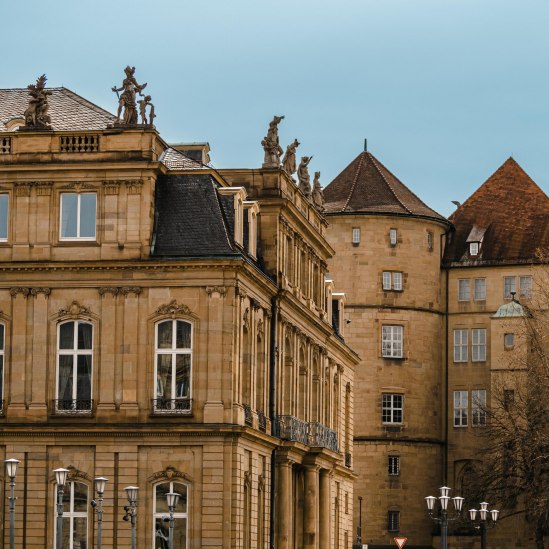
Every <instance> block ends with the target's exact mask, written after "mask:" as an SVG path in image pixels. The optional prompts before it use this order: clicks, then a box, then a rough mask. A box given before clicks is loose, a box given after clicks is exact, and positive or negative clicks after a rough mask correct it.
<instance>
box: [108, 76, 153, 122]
mask: <svg viewBox="0 0 549 549" xmlns="http://www.w3.org/2000/svg"><path fill="white" fill-rule="evenodd" d="M124 72H125V73H126V78H124V80H123V81H122V86H121V87H120V88H117V87H116V86H113V87H112V91H113V92H115V93H116V95H117V96H118V112H117V113H116V122H115V124H114V125H115V126H137V101H136V97H137V94H139V95H140V96H141V97H143V98H144V99H142V100H140V101H139V111H140V114H141V123H142V124H143V125H146V126H152V123H153V120H154V118H155V114H154V105H153V104H152V103H151V96H150V95H147V96H145V95H144V94H143V90H144V89H145V88H146V87H147V83H146V82H145V83H144V84H139V83H138V82H137V80H136V79H135V76H134V74H135V67H130V66H129V65H128V66H127V67H126V68H125V69H124ZM118 92H122V93H121V94H119V93H118ZM147 107H149V120H148V121H147V113H146V108H147ZM122 110H124V113H123V116H122V119H121V118H120V115H121V114H122Z"/></svg>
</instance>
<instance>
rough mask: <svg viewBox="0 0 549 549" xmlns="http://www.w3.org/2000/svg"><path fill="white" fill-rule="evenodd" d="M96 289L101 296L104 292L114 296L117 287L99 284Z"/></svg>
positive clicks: (116, 292)
mask: <svg viewBox="0 0 549 549" xmlns="http://www.w3.org/2000/svg"><path fill="white" fill-rule="evenodd" d="M98 291H99V295H101V296H103V295H106V294H112V295H113V296H115V295H116V294H118V288H116V287H115V286H101V288H99V290H98Z"/></svg>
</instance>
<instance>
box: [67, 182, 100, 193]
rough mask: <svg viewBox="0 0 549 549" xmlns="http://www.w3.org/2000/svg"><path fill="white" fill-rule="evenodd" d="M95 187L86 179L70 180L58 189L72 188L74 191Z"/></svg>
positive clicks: (93, 188)
mask: <svg viewBox="0 0 549 549" xmlns="http://www.w3.org/2000/svg"><path fill="white" fill-rule="evenodd" d="M96 188H97V187H96V186H95V185H91V184H90V183H87V182H86V181H72V182H70V183H67V184H66V185H63V186H62V187H60V189H62V190H74V191H76V192H80V191H86V190H95V189H96Z"/></svg>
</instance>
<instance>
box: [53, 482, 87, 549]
mask: <svg viewBox="0 0 549 549" xmlns="http://www.w3.org/2000/svg"><path fill="white" fill-rule="evenodd" d="M56 496H57V494H56ZM55 501H56V503H57V499H56V500H55ZM56 529H57V521H55V526H54V539H57V531H56ZM61 535H62V539H63V542H62V547H63V549H82V548H83V547H88V487H87V486H86V485H85V484H84V483H82V482H72V481H71V482H67V484H65V491H64V492H63V530H62V534H61Z"/></svg>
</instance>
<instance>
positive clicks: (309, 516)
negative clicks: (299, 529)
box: [303, 465, 319, 549]
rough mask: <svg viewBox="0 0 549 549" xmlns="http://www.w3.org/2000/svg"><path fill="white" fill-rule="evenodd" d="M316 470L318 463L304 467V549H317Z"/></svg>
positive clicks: (317, 503) (317, 505) (317, 499)
mask: <svg viewBox="0 0 549 549" xmlns="http://www.w3.org/2000/svg"><path fill="white" fill-rule="evenodd" d="M318 470H319V467H318V465H307V466H306V468H305V509H304V515H305V516H304V521H303V522H304V528H303V530H304V534H305V535H304V543H303V548H304V549H319V546H318V538H319V534H318V532H319V525H318V514H319V513H318V510H319V498H318Z"/></svg>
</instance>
